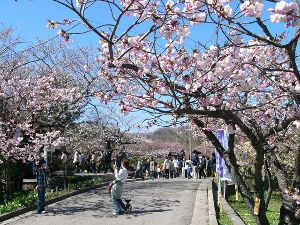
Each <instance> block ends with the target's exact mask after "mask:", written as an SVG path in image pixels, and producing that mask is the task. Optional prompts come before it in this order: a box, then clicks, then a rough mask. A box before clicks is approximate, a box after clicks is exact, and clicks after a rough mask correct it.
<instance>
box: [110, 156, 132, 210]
mask: <svg viewBox="0 0 300 225" xmlns="http://www.w3.org/2000/svg"><path fill="white" fill-rule="evenodd" d="M128 167H129V162H128V161H127V160H123V161H122V163H121V169H120V170H119V171H118V170H117V168H115V178H116V179H115V180H114V181H113V182H112V191H111V198H112V202H113V206H114V209H115V210H116V211H115V212H114V213H113V215H122V214H124V213H125V212H126V207H125V205H124V203H123V201H122V199H121V197H122V193H123V185H124V183H125V181H126V180H127V177H128Z"/></svg>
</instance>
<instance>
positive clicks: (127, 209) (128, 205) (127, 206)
mask: <svg viewBox="0 0 300 225" xmlns="http://www.w3.org/2000/svg"><path fill="white" fill-rule="evenodd" d="M124 201H125V202H126V204H125V207H126V213H131V210H132V206H131V204H130V202H131V199H128V198H125V199H124Z"/></svg>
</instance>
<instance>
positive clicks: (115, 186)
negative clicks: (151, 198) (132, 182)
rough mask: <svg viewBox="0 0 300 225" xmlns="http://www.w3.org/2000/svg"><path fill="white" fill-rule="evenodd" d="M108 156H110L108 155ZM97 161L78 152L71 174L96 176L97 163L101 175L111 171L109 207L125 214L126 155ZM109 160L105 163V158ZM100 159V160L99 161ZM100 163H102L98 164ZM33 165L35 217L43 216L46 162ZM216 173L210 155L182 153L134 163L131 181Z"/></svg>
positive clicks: (63, 162) (64, 156)
mask: <svg viewBox="0 0 300 225" xmlns="http://www.w3.org/2000/svg"><path fill="white" fill-rule="evenodd" d="M109 154H110V155H109ZM101 156H102V157H101V158H99V157H97V156H96V155H95V154H91V155H88V156H87V157H85V156H84V155H83V154H81V153H80V152H79V151H75V153H74V156H73V164H74V167H75V172H82V171H83V170H85V171H87V172H88V173H89V172H92V173H95V172H97V168H96V165H97V162H100V163H99V167H101V168H102V169H103V170H104V172H107V171H108V170H109V169H111V170H112V171H113V172H115V178H116V179H115V180H114V181H113V182H112V192H111V197H112V201H113V206H114V208H115V212H114V214H123V213H124V212H126V210H127V209H126V207H125V206H124V203H123V202H122V200H121V196H122V192H123V184H124V183H125V181H126V179H127V177H128V173H129V171H128V170H129V167H130V165H129V161H127V160H125V158H126V155H124V154H122V151H121V152H120V153H119V154H118V155H116V157H115V158H114V159H113V160H114V162H113V163H112V159H111V152H108V153H105V155H104V154H103V155H101ZM108 156H109V157H110V158H109V160H107V159H106V158H107V157H108ZM103 159H104V160H103ZM102 160H103V161H102ZM61 161H62V164H63V166H64V168H65V169H66V168H67V162H68V155H67V153H66V152H62V155H61ZM37 162H38V163H37V164H36V179H37V186H36V189H37V192H38V202H37V205H38V213H44V212H45V207H44V206H45V188H46V182H45V171H46V161H45V160H44V158H43V157H40V159H39V160H38V161H37ZM215 170H216V157H215V154H214V153H213V154H212V155H211V157H207V156H206V157H205V156H203V155H202V154H201V153H194V154H193V156H192V158H191V159H190V158H187V157H185V154H184V151H182V152H181V153H180V154H178V155H175V156H174V155H173V156H172V155H169V156H166V157H165V158H164V159H163V160H162V159H161V158H157V159H155V158H154V157H151V158H149V159H147V161H146V162H145V163H143V162H142V161H141V160H138V162H137V164H136V168H135V173H134V175H135V177H137V178H138V177H141V178H144V177H146V178H149V179H159V178H162V179H173V178H177V177H183V178H186V179H191V178H195V179H196V178H198V179H200V178H204V177H210V176H214V174H215Z"/></svg>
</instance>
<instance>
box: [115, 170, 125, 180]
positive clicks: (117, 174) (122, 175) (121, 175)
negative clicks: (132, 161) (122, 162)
mask: <svg viewBox="0 0 300 225" xmlns="http://www.w3.org/2000/svg"><path fill="white" fill-rule="evenodd" d="M127 177H128V171H127V169H125V168H122V169H120V170H119V172H117V170H115V178H116V180H119V181H121V182H122V183H125V181H126V180H127Z"/></svg>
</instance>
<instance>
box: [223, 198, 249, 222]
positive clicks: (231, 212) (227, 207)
mask: <svg viewBox="0 0 300 225" xmlns="http://www.w3.org/2000/svg"><path fill="white" fill-rule="evenodd" d="M222 201H223V209H224V211H225V212H226V214H227V215H228V216H229V217H230V219H231V221H232V224H233V225H245V223H244V221H243V220H242V219H241V217H239V215H238V214H237V213H236V212H235V211H234V209H233V208H232V207H231V205H229V203H228V202H227V200H226V199H224V198H223V199H222Z"/></svg>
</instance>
